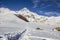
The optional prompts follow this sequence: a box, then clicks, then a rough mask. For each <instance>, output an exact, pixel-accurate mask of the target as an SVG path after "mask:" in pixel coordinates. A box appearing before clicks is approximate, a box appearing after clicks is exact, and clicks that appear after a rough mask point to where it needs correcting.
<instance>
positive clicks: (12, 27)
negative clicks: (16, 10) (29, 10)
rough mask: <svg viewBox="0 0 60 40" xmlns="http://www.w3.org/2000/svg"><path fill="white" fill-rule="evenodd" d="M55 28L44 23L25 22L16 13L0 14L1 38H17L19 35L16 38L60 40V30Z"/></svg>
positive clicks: (12, 39) (20, 39)
mask: <svg viewBox="0 0 60 40" xmlns="http://www.w3.org/2000/svg"><path fill="white" fill-rule="evenodd" d="M37 27H39V28H41V30H37V29H36V28H37ZM54 28H55V27H54V26H51V25H47V24H44V23H36V22H25V21H24V20H22V19H19V18H18V17H16V16H15V15H14V14H0V40H9V39H8V38H10V40H15V39H16V38H17V37H18V36H19V35H20V36H19V38H18V39H16V40H60V32H58V31H54V30H52V29H54ZM17 35H18V36H17ZM11 37H12V38H11Z"/></svg>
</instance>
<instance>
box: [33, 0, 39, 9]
mask: <svg viewBox="0 0 60 40" xmlns="http://www.w3.org/2000/svg"><path fill="white" fill-rule="evenodd" d="M39 1H40V0H32V2H33V4H34V6H33V8H36V7H37V6H38V3H39Z"/></svg>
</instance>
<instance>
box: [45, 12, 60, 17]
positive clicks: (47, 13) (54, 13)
mask: <svg viewBox="0 0 60 40" xmlns="http://www.w3.org/2000/svg"><path fill="white" fill-rule="evenodd" d="M44 14H45V15H48V16H49V15H51V16H53V15H57V16H60V13H58V12H45V13H44Z"/></svg>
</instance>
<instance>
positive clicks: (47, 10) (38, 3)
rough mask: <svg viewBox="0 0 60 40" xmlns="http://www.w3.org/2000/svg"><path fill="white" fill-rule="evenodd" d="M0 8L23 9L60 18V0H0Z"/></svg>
mask: <svg viewBox="0 0 60 40" xmlns="http://www.w3.org/2000/svg"><path fill="white" fill-rule="evenodd" d="M0 7H5V8H9V9H11V10H15V11H17V10H20V9H22V8H24V7H26V8H28V9H29V10H30V11H33V12H36V13H38V14H39V15H44V16H60V0H0Z"/></svg>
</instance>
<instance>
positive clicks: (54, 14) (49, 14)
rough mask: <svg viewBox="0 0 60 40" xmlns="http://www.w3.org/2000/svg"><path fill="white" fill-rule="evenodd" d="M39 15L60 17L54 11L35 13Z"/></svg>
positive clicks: (59, 14)
mask: <svg viewBox="0 0 60 40" xmlns="http://www.w3.org/2000/svg"><path fill="white" fill-rule="evenodd" d="M37 12H38V13H39V14H44V15H47V16H60V13H59V12H55V11H52V12H44V11H40V10H39V11H37Z"/></svg>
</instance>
